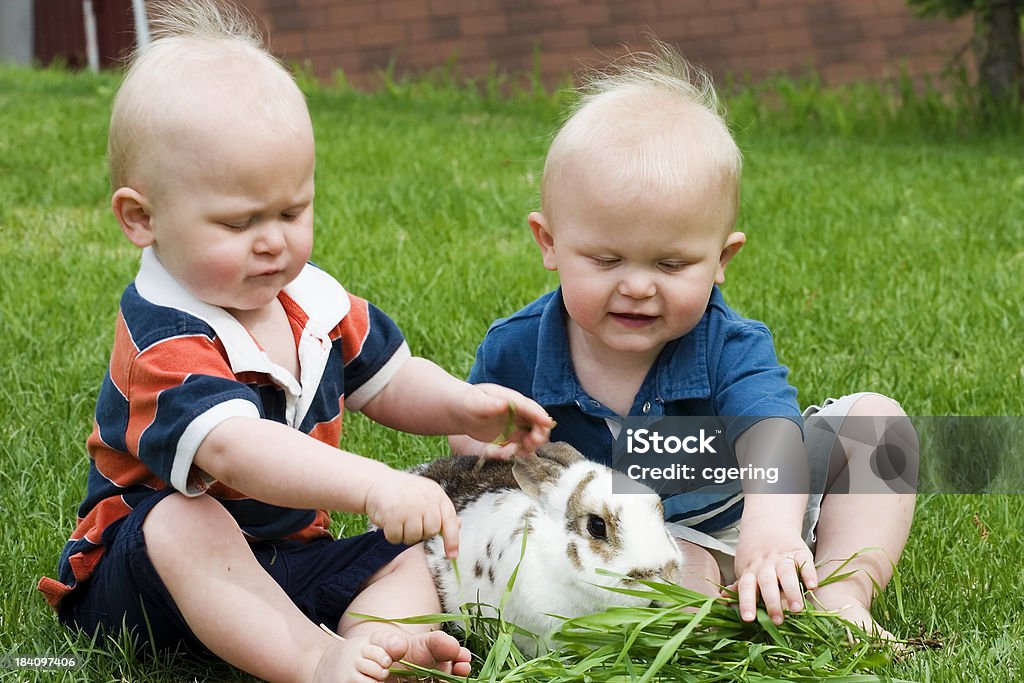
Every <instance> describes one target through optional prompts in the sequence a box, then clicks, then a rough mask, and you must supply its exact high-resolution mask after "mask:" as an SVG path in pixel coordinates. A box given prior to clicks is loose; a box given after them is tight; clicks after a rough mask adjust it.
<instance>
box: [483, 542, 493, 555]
mask: <svg viewBox="0 0 1024 683" xmlns="http://www.w3.org/2000/svg"><path fill="white" fill-rule="evenodd" d="M492 545H494V539H493V538H492V539H491V540H489V541H487V547H486V548H484V555H486V556H487V559H488V560H489V559H491V546H492Z"/></svg>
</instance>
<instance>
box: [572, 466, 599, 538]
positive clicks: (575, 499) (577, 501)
mask: <svg viewBox="0 0 1024 683" xmlns="http://www.w3.org/2000/svg"><path fill="white" fill-rule="evenodd" d="M596 476H597V473H596V472H587V474H586V476H584V477H583V478H582V479H580V481H579V483H578V484H576V488H575V489H574V490H573V492H572V494H571V495H570V496H569V500H568V502H566V504H565V528H566V530H567V531H569V532H570V533H572V532H574V531H575V532H578V531H579V529H578V527H577V526H576V525H577V520H579V518H580V517H586V515H587V512H588V511H587V510H585V509H584V507H583V494H584V492H585V491H586V489H587V486H588V485H589V484H590V482H592V481H594V477H596Z"/></svg>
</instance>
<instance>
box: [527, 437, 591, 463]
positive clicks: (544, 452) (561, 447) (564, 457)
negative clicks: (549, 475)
mask: <svg viewBox="0 0 1024 683" xmlns="http://www.w3.org/2000/svg"><path fill="white" fill-rule="evenodd" d="M537 455H538V456H539V457H541V458H546V459H548V460H554V461H555V462H557V463H558V464H559V465H561V466H562V467H568V466H569V465H571V464H573V463H574V462H579V461H580V460H585V458H584V457H583V454H582V453H580V452H579V451H578V450H576V449H575V448H573V447H572V446H570V445H569V444H568V443H566V442H565V441H556V442H554V443H546V444H544V445H542V446H538V447H537Z"/></svg>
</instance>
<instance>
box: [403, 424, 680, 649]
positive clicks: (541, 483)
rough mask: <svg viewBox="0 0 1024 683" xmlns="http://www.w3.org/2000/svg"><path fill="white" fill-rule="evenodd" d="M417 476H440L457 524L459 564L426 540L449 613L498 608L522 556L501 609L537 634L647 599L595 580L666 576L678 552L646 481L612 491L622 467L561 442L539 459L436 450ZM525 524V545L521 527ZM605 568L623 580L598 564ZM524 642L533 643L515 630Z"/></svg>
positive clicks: (674, 568) (613, 582) (544, 636)
mask: <svg viewBox="0 0 1024 683" xmlns="http://www.w3.org/2000/svg"><path fill="white" fill-rule="evenodd" d="M414 471H416V472H417V473H418V474H422V475H423V476H426V477H429V478H430V479H433V480H435V481H437V482H438V483H439V484H440V485H441V487H442V488H444V490H445V492H446V493H447V494H448V496H449V497H450V498H451V499H452V501H453V502H454V504H455V507H456V509H457V510H458V512H459V519H460V520H461V522H462V529H461V532H460V541H459V557H458V568H459V570H460V571H459V573H460V576H459V577H456V572H455V570H454V568H453V567H452V564H451V562H450V561H449V560H447V559H445V557H444V548H443V545H442V543H441V539H440V538H439V537H435V538H433V539H431V540H429V541H428V542H427V544H426V550H427V562H428V565H429V566H430V570H431V573H432V574H433V577H434V582H435V584H436V585H437V587H438V591H439V593H440V595H441V602H442V606H443V608H444V610H445V611H446V612H451V613H457V612H458V610H459V607H460V606H461V605H463V604H465V603H478V604H480V605H481V608H480V609H481V610H482V613H483V614H484V615H491V616H493V615H494V614H495V610H494V609H489V607H490V608H496V607H498V605H499V604H500V602H501V600H502V596H503V594H504V593H505V590H506V585H507V583H508V580H509V577H510V576H511V575H512V572H513V570H514V569H515V567H516V564H517V563H519V562H520V557H522V563H521V565H520V567H519V572H518V574H517V577H516V581H515V585H514V586H513V589H512V592H511V594H510V595H509V596H508V598H507V599H506V602H505V605H504V608H503V610H502V614H501V617H502V618H503V619H504V620H505V621H507V622H511V623H513V624H515V625H517V626H520V627H522V628H524V629H526V630H527V631H530V632H531V633H534V634H536V635H538V636H540V638H541V643H540V645H541V647H545V648H547V647H550V641H549V639H548V636H550V634H551V632H553V631H554V630H555V629H557V627H558V626H559V625H560V624H561V620H560V619H558V618H556V617H555V616H550V615H558V616H561V617H567V618H568V617H575V616H581V615H584V614H591V613H593V612H599V611H601V610H603V609H605V608H607V607H609V606H612V605H623V606H626V605H641V604H645V603H644V601H642V600H641V599H639V598H634V597H631V596H626V595H622V594H620V593H615V592H613V591H609V590H606V589H604V588H601V586H602V585H605V586H627V587H633V588H635V587H637V585H636V584H635V583H634V581H635V580H637V579H652V578H655V577H662V578H664V579H666V580H671V579H672V578H673V577H674V576H675V575H676V573H677V572H678V570H679V567H680V564H681V555H680V552H679V548H678V547H677V546H676V543H675V541H674V540H673V539H672V538H671V537H670V536H669V534H668V532H667V531H666V529H665V525H664V516H663V515H664V509H663V507H662V504H661V500H660V499H659V497H658V496H657V495H656V494H655V493H654V492H652V491H651V490H650V489H647V488H643V487H640V486H639V485H638V484H636V483H635V482H632V481H629V480H628V479H625V478H623V479H624V480H625V483H627V484H628V485H629V486H630V489H629V490H633V491H641V490H642V492H640V493H629V494H614V495H613V493H612V481H613V478H616V477H621V476H622V475H621V474H619V473H616V472H614V471H613V470H611V469H609V468H608V467H605V466H603V465H600V464H597V463H594V462H591V461H589V460H586V459H585V458H584V457H583V456H582V455H581V454H580V453H579V452H578V451H576V450H575V449H573V448H572V447H571V446H569V445H568V444H565V443H554V444H547V445H545V446H542V447H541V448H540V449H538V451H537V457H534V458H517V459H515V460H514V461H509V460H487V461H484V462H483V463H480V462H479V459H478V458H476V457H475V456H454V457H449V458H442V459H440V460H437V461H434V462H432V463H429V464H427V465H424V466H421V467H420V468H418V469H417V470H414ZM524 530H526V532H527V540H526V550H525V553H523V551H522V548H523V546H522V541H523V531H524ZM598 568H603V569H607V570H610V571H612V572H615V573H617V574H622V575H625V576H627V577H629V579H627V580H624V581H623V580H619V579H617V578H614V577H609V576H603V575H600V574H597V573H596V572H595V570H596V569H598ZM516 640H517V643H518V644H519V645H520V647H521V648H523V649H526V650H530V651H533V650H534V649H535V648H536V647H537V644H536V643H534V642H532V641H529V640H528V639H525V638H523V637H518V638H517V639H516Z"/></svg>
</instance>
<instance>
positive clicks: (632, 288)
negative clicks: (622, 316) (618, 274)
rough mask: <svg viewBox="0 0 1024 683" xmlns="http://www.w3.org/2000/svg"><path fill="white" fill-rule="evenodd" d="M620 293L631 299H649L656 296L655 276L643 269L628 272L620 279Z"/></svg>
mask: <svg viewBox="0 0 1024 683" xmlns="http://www.w3.org/2000/svg"><path fill="white" fill-rule="evenodd" d="M618 290H619V294H621V295H623V296H628V297H629V298H631V299H648V298H650V297H652V296H654V294H655V292H656V290H657V288H656V287H655V284H654V278H652V277H651V276H650V275H648V274H647V273H644V272H643V271H639V270H634V271H631V272H629V273H626V274H625V275H624V276H623V278H622V279H621V280H620V281H619V287H618Z"/></svg>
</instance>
